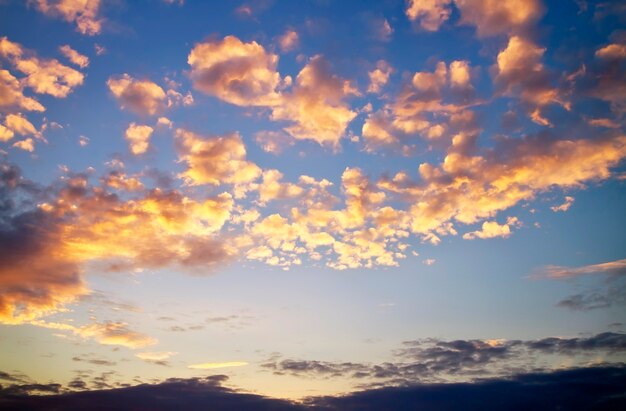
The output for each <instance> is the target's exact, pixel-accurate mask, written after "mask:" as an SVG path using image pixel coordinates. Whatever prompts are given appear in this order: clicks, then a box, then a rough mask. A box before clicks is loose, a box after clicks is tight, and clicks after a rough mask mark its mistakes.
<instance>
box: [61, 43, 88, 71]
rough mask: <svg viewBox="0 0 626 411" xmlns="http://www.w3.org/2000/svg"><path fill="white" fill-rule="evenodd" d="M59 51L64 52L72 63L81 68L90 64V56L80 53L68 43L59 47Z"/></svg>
mask: <svg viewBox="0 0 626 411" xmlns="http://www.w3.org/2000/svg"><path fill="white" fill-rule="evenodd" d="M59 51H60V52H61V54H63V55H64V56H65V57H67V59H68V60H69V61H70V62H71V63H72V64H75V65H77V66H78V67H80V68H85V67H87V66H89V57H87V56H85V55H83V54H80V53H79V52H77V51H76V50H74V49H73V48H71V47H70V46H69V45H68V44H66V45H64V46H61V47H59Z"/></svg>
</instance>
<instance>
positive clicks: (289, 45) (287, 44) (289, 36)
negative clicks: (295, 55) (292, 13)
mask: <svg viewBox="0 0 626 411" xmlns="http://www.w3.org/2000/svg"><path fill="white" fill-rule="evenodd" d="M278 45H279V46H280V50H281V51H282V52H283V53H288V52H290V51H293V50H294V49H295V48H297V47H298V46H299V45H300V36H299V35H298V32H297V31H295V30H293V29H287V31H285V33H283V34H282V35H281V36H280V37H279V38H278Z"/></svg>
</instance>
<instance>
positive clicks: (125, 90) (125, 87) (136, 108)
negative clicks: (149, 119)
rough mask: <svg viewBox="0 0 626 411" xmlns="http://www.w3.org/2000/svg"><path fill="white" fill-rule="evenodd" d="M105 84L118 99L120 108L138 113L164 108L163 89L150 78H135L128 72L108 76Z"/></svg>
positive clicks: (159, 110)
mask: <svg viewBox="0 0 626 411" xmlns="http://www.w3.org/2000/svg"><path fill="white" fill-rule="evenodd" d="M107 86H108V87H109V90H111V93H113V96H114V97H115V98H116V99H117V100H118V102H119V103H120V105H121V107H122V109H129V110H131V111H132V112H134V113H136V114H140V115H150V116H153V115H155V114H158V113H161V112H163V111H164V110H165V108H166V94H165V91H164V90H163V89H162V88H161V86H159V85H158V84H156V83H154V82H152V81H150V80H137V79H134V78H132V77H131V76H130V75H128V74H123V75H121V76H117V77H110V78H109V79H108V80H107Z"/></svg>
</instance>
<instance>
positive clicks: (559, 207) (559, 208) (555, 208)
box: [550, 196, 574, 213]
mask: <svg viewBox="0 0 626 411" xmlns="http://www.w3.org/2000/svg"><path fill="white" fill-rule="evenodd" d="M572 204H574V197H571V196H565V202H564V203H563V204H560V205H556V206H552V207H550V210H552V211H554V212H555V213H556V212H558V211H567V210H569V208H570V207H571V206H572Z"/></svg>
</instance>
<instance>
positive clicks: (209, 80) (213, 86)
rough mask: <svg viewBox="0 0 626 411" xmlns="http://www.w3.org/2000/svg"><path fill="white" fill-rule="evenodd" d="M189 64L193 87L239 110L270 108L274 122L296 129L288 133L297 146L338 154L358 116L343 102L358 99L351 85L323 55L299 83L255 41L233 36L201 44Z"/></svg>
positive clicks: (314, 59) (305, 70)
mask: <svg viewBox="0 0 626 411" xmlns="http://www.w3.org/2000/svg"><path fill="white" fill-rule="evenodd" d="M188 63H189V65H190V66H191V72H190V77H191V79H192V81H193V83H194V87H195V88H196V89H198V90H200V91H203V92H204V93H207V94H210V95H214V96H216V97H217V98H219V99H221V100H223V101H226V102H228V103H231V104H235V105H238V106H244V107H248V106H256V107H266V108H269V109H270V111H271V114H270V118H271V119H272V120H274V121H287V122H290V123H292V124H291V125H288V126H286V127H285V128H284V130H285V131H286V132H287V133H289V134H290V135H291V136H292V137H294V138H296V139H298V140H305V139H309V140H313V141H316V142H317V143H319V144H320V145H323V146H329V147H332V148H334V149H337V148H338V146H339V139H340V138H341V137H342V136H343V135H344V133H345V130H346V127H347V125H348V123H349V122H350V121H352V119H354V117H356V114H357V113H356V112H355V111H352V110H351V109H350V107H349V106H348V105H347V103H346V102H345V101H344V99H345V98H346V97H348V96H350V95H358V94H359V93H358V91H357V90H356V89H355V88H354V87H353V86H352V85H351V83H350V82H349V81H347V80H343V79H341V78H340V77H338V76H337V75H335V74H332V73H331V72H330V64H329V63H328V61H327V60H326V59H325V58H324V57H322V56H321V55H316V56H314V57H312V58H311V59H310V60H309V62H308V63H307V64H306V66H305V67H303V68H302V70H301V71H300V73H299V74H298V76H297V77H296V80H295V84H294V85H293V87H291V89H290V90H286V89H287V88H289V87H290V86H291V82H292V80H291V77H289V76H287V77H285V78H284V79H281V76H280V74H279V73H278V71H277V69H276V67H277V64H278V56H277V55H275V54H272V53H268V52H266V50H265V48H263V46H261V45H260V44H258V43H257V42H255V41H252V42H249V43H244V42H242V41H241V40H240V39H238V38H237V37H234V36H227V37H225V38H224V39H222V40H210V41H206V42H204V43H199V44H196V45H195V46H194V48H193V49H192V50H191V52H190V54H189V57H188Z"/></svg>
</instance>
